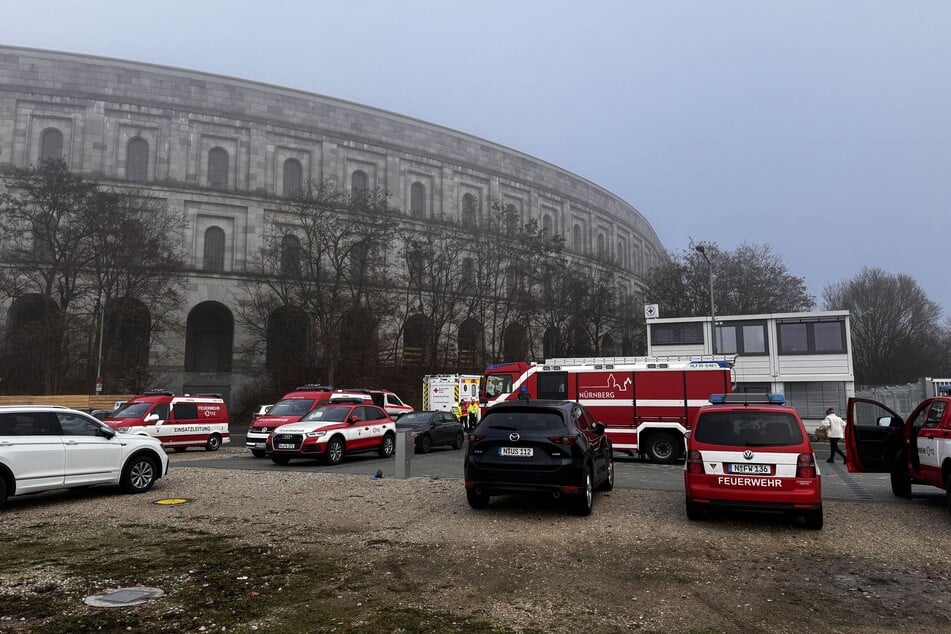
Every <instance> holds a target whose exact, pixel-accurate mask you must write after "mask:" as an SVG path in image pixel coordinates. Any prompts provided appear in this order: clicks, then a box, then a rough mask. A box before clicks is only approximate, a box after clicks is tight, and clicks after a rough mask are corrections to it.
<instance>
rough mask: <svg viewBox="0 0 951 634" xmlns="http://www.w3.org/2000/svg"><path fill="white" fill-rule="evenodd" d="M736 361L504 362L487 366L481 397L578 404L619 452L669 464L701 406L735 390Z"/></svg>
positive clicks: (679, 455)
mask: <svg viewBox="0 0 951 634" xmlns="http://www.w3.org/2000/svg"><path fill="white" fill-rule="evenodd" d="M734 359H735V357H727V356H718V357H706V358H704V357H611V358H597V359H548V360H546V361H545V362H544V363H542V364H538V363H531V364H528V363H525V362H515V363H499V364H495V365H490V366H489V367H488V368H486V370H485V373H484V375H483V380H482V394H481V401H482V404H483V406H484V407H491V406H492V405H494V404H495V403H499V402H502V401H510V400H515V399H517V398H529V399H554V400H571V401H576V402H578V403H581V404H582V405H584V406H585V407H586V408H587V409H588V411H589V412H590V413H591V415H592V416H593V417H594V419H595V420H597V421H600V422H602V423H604V425H605V427H606V428H607V435H608V437H609V438H610V439H611V443H612V444H613V445H614V449H615V450H618V451H629V452H638V453H641V454H645V455H647V456H648V457H649V458H650V459H651V460H652V461H654V462H662V463H671V462H676V461H677V460H680V459H682V458H683V455H684V436H683V434H684V432H685V431H686V430H687V429H688V428H689V426H690V424H691V422H692V421H693V419H694V418H695V417H696V413H697V410H698V409H699V408H700V407H702V406H704V405H706V404H707V403H708V399H709V398H710V395H711V394H717V393H726V392H731V391H732V389H733V360H734ZM523 387H524V388H525V389H524V390H522V388H523ZM520 395H521V396H520Z"/></svg>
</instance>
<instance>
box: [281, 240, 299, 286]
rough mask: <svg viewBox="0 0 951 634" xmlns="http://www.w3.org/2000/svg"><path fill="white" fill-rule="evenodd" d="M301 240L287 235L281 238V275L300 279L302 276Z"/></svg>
mask: <svg viewBox="0 0 951 634" xmlns="http://www.w3.org/2000/svg"><path fill="white" fill-rule="evenodd" d="M300 254H301V247H300V238H298V237H297V236H295V235H294V234H291V233H287V234H284V237H283V238H281V275H283V276H285V277H298V276H299V275H300V265H301V262H300Z"/></svg>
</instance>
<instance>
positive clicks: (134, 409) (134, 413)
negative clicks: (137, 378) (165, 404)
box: [111, 403, 153, 418]
mask: <svg viewBox="0 0 951 634" xmlns="http://www.w3.org/2000/svg"><path fill="white" fill-rule="evenodd" d="M152 405H153V403H129V404H128V405H126V406H125V407H123V408H122V409H120V410H119V411H118V412H116V413H115V414H113V415H112V416H111V418H142V417H143V416H145V413H146V412H148V411H149V409H150V408H151V407H152Z"/></svg>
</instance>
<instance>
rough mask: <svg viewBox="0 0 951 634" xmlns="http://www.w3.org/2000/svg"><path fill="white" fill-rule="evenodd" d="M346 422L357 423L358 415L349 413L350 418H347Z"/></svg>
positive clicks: (358, 420)
mask: <svg viewBox="0 0 951 634" xmlns="http://www.w3.org/2000/svg"><path fill="white" fill-rule="evenodd" d="M347 422H348V423H358V422H360V417H359V416H357V415H356V414H350V418H348V419H347Z"/></svg>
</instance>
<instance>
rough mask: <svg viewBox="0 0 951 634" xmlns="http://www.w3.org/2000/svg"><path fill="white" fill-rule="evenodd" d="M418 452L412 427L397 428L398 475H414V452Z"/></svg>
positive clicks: (403, 477) (404, 476) (401, 476)
mask: <svg viewBox="0 0 951 634" xmlns="http://www.w3.org/2000/svg"><path fill="white" fill-rule="evenodd" d="M414 453H416V441H415V440H414V439H413V430H412V429H397V430H396V477H397V478H401V479H404V480H405V479H406V478H409V477H411V476H412V475H413V454H414Z"/></svg>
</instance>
